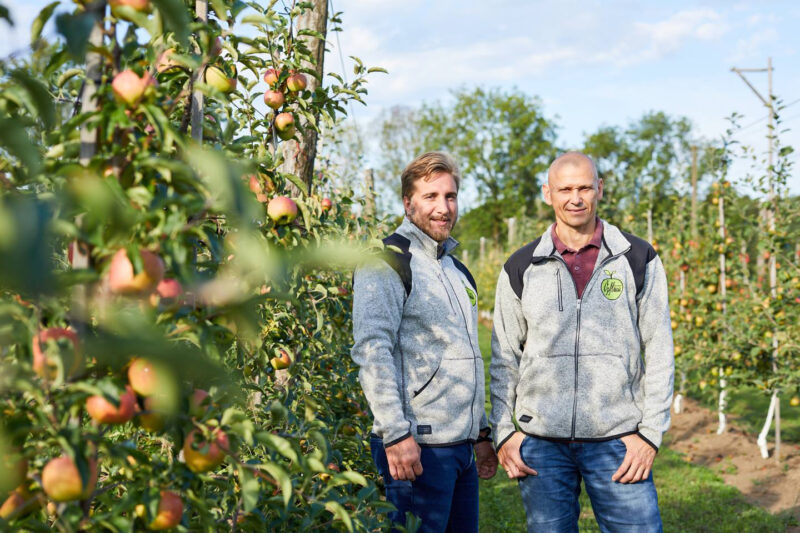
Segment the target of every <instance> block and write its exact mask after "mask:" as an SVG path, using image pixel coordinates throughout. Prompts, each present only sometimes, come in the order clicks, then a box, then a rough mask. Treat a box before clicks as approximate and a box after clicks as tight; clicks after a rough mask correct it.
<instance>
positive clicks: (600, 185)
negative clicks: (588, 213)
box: [597, 178, 603, 200]
mask: <svg viewBox="0 0 800 533" xmlns="http://www.w3.org/2000/svg"><path fill="white" fill-rule="evenodd" d="M597 199H598V200H602V199H603V178H597Z"/></svg>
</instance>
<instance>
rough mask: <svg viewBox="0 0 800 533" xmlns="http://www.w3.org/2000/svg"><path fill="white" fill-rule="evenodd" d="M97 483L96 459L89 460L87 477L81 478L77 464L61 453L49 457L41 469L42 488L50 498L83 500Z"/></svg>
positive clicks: (62, 500) (65, 500) (64, 500)
mask: <svg viewBox="0 0 800 533" xmlns="http://www.w3.org/2000/svg"><path fill="white" fill-rule="evenodd" d="M95 485H97V461H96V460H95V459H90V460H89V479H88V480H87V483H86V485H84V484H83V481H82V480H81V474H80V471H79V470H78V466H77V465H76V464H75V461H73V460H72V459H71V458H70V457H68V456H66V455H62V456H61V457H57V458H56V459H51V460H50V462H48V463H47V464H46V465H45V467H44V468H43V469H42V488H43V489H44V491H45V493H46V494H47V495H48V496H49V497H50V499H51V500H53V501H57V502H69V501H72V500H85V499H86V498H88V497H89V495H90V494H91V493H92V491H93V490H94V487H95Z"/></svg>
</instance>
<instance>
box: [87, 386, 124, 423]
mask: <svg viewBox="0 0 800 533" xmlns="http://www.w3.org/2000/svg"><path fill="white" fill-rule="evenodd" d="M135 408H136V395H135V394H134V393H133V389H131V388H130V386H126V387H125V392H123V393H122V394H120V396H119V406H114V404H113V403H111V402H109V401H108V400H107V399H106V398H105V397H104V396H101V395H94V396H90V397H89V398H87V400H86V411H87V412H88V413H89V416H91V417H92V420H94V421H95V422H97V423H98V424H124V423H125V422H127V421H128V420H130V419H131V418H133V414H134V411H135Z"/></svg>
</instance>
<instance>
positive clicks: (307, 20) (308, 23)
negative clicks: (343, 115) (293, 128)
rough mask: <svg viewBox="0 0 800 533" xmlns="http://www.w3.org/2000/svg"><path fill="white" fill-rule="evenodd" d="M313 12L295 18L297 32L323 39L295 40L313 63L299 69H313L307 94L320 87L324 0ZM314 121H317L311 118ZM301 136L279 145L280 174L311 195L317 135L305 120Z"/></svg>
mask: <svg viewBox="0 0 800 533" xmlns="http://www.w3.org/2000/svg"><path fill="white" fill-rule="evenodd" d="M312 3H313V4H314V8H313V9H308V10H306V11H304V12H303V14H302V15H300V16H299V17H298V18H297V31H300V30H313V31H316V32H318V33H320V34H321V35H322V36H323V38H322V39H317V38H316V37H310V36H305V37H299V39H304V40H305V42H306V45H307V46H308V49H309V50H311V53H312V54H313V56H314V61H315V63H305V64H304V65H303V67H305V68H310V69H313V70H314V71H315V72H316V73H317V76H318V77H317V78H315V77H313V76H309V77H308V86H307V90H309V91H311V93H314V91H316V90H317V88H318V87H319V86H320V85H321V80H322V76H323V72H324V59H325V36H326V35H327V27H328V2H327V0H313V1H312ZM315 118H317V117H315ZM300 125H301V126H302V129H303V133H302V134H301V135H300V140H299V141H296V140H291V141H286V142H285V143H283V147H282V149H283V159H284V162H283V164H282V165H281V172H284V173H287V174H294V175H295V176H298V177H300V178H301V179H302V180H303V183H305V185H306V190H305V191H304V192H306V193H308V194H310V193H311V182H312V179H313V176H314V159H315V157H316V155H317V131H316V130H315V129H314V128H313V127H312V126H311V125H310V124H308V122H307V121H305V120H302V119H301V120H300ZM289 189H290V191H291V193H292V194H293V195H298V194H300V191H299V190H298V189H297V187H295V186H294V185H292V184H290V186H289Z"/></svg>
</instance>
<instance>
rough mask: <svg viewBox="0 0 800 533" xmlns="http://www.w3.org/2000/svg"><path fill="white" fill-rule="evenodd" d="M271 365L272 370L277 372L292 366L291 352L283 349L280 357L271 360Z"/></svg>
mask: <svg viewBox="0 0 800 533" xmlns="http://www.w3.org/2000/svg"><path fill="white" fill-rule="evenodd" d="M269 364H271V365H272V368H274V369H275V370H282V369H284V368H289V367H290V366H291V365H292V358H291V357H290V356H289V352H287V351H286V350H283V349H282V350H281V351H280V355H278V356H276V357H273V358H272V359H270V360H269Z"/></svg>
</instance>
